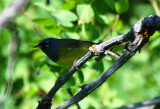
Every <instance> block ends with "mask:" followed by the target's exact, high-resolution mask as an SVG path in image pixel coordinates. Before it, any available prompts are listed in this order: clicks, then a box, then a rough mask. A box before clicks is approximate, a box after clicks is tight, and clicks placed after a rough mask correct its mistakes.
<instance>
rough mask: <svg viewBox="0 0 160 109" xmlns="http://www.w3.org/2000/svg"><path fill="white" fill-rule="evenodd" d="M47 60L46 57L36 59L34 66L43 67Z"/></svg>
mask: <svg viewBox="0 0 160 109" xmlns="http://www.w3.org/2000/svg"><path fill="white" fill-rule="evenodd" d="M45 60H46V57H44V56H43V57H40V58H38V59H36V60H35V61H34V67H41V66H42V65H43V64H44V62H45Z"/></svg>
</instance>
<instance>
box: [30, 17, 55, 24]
mask: <svg viewBox="0 0 160 109" xmlns="http://www.w3.org/2000/svg"><path fill="white" fill-rule="evenodd" d="M32 21H33V22H34V23H37V24H41V25H46V24H56V22H55V21H54V20H53V19H52V18H49V17H48V18H35V19H32Z"/></svg>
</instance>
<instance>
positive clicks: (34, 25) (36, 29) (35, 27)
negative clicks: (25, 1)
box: [22, 9, 43, 39]
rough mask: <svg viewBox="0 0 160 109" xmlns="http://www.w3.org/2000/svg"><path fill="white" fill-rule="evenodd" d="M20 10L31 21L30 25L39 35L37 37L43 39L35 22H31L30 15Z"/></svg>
mask: <svg viewBox="0 0 160 109" xmlns="http://www.w3.org/2000/svg"><path fill="white" fill-rule="evenodd" d="M22 12H23V13H24V15H25V16H26V17H27V18H28V20H29V21H30V22H31V23H32V25H33V27H34V30H35V31H36V32H37V34H38V35H39V37H40V38H41V39H43V36H42V34H41V33H40V32H39V30H38V28H37V26H36V24H35V23H33V21H32V19H31V18H30V16H29V15H28V13H27V12H26V11H25V10H24V9H22Z"/></svg>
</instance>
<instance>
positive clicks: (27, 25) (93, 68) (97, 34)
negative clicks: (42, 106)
mask: <svg viewBox="0 0 160 109" xmlns="http://www.w3.org/2000/svg"><path fill="white" fill-rule="evenodd" d="M11 1H12V0H3V1H1V4H0V11H2V10H3V9H4V8H5V7H6V6H8V5H9V4H10V3H11ZM159 4H160V2H159V1H158V0H51V1H50V4H49V5H47V4H46V1H45V0H32V1H31V0H30V2H29V3H28V4H27V6H26V7H25V8H24V9H21V10H20V12H19V14H18V15H17V16H16V17H15V18H14V19H13V20H12V24H10V26H8V27H7V28H3V29H2V30H1V32H0V38H1V39H0V62H1V65H0V101H1V103H2V102H4V103H2V104H4V107H3V108H4V109H35V108H36V106H37V105H38V101H39V100H41V99H42V98H43V96H44V95H45V94H46V93H47V92H48V91H49V90H50V89H51V87H52V86H53V85H54V84H55V81H56V80H57V78H58V77H59V76H61V75H63V74H64V73H65V72H66V71H67V69H69V68H67V67H64V66H60V65H57V64H55V63H53V62H51V61H50V60H49V59H48V58H47V56H46V55H45V54H44V53H43V52H42V51H41V50H40V49H37V48H33V46H34V45H36V44H38V43H39V41H40V40H41V39H42V38H48V37H55V38H72V39H80V40H87V41H93V42H103V41H106V40H108V39H110V38H113V37H115V36H117V35H121V34H125V33H127V32H129V31H130V29H131V27H132V26H133V25H134V24H135V23H136V22H138V20H140V19H141V18H143V17H148V16H149V15H156V12H158V10H157V8H155V7H156V6H157V7H159V6H160V5H159ZM157 14H158V13H157ZM118 16H119V19H118V23H117V24H116V26H114V25H115V21H116V18H118ZM30 19H31V20H32V21H31V20H30ZM34 26H35V27H36V28H37V30H38V32H36V31H35V28H34ZM40 34H41V35H40ZM14 42H15V43H14ZM14 48H15V49H14ZM121 51H122V49H121V50H118V52H119V53H120V54H121V55H122V52H121ZM115 60H116V59H115V58H114V57H110V56H106V57H105V58H103V59H102V60H101V61H100V62H98V63H97V62H95V61H94V59H91V60H90V61H89V62H87V63H86V64H85V65H84V66H82V67H81V68H80V70H79V71H78V72H76V73H75V74H74V76H73V77H72V78H71V79H70V80H69V81H68V82H67V83H66V84H65V85H64V86H63V87H62V88H61V89H60V90H59V91H58V92H57V94H56V95H55V96H54V98H53V102H52V103H53V105H52V109H54V108H56V107H57V106H59V105H60V104H62V103H63V102H64V101H66V100H68V99H69V98H70V97H71V96H70V94H69V93H68V91H67V89H70V90H71V91H72V93H73V94H76V93H77V92H78V91H80V88H79V87H78V86H81V85H83V84H88V83H90V82H92V81H93V80H95V79H96V78H97V77H98V76H100V75H101V74H102V73H103V72H104V71H106V70H107V69H108V68H109V67H110V66H111V65H112V64H113V63H114V62H115ZM159 63H160V37H159V33H158V32H156V33H155V34H154V35H153V36H152V37H151V38H150V42H149V43H148V44H147V45H145V46H144V47H143V48H142V51H141V53H138V52H137V53H136V55H135V56H134V57H133V58H131V59H130V60H129V61H128V62H127V63H126V64H125V65H124V66H122V67H121V68H120V69H119V70H118V71H116V73H115V74H114V75H112V76H111V77H110V78H109V79H108V80H107V81H106V82H105V83H104V84H103V85H102V86H100V87H99V88H97V89H96V90H95V91H94V92H93V93H91V94H90V95H89V96H87V97H86V98H85V99H83V100H82V101H80V102H79V105H80V107H81V108H82V109H106V108H109V109H110V108H117V107H120V106H122V105H127V104H129V103H135V102H140V101H143V100H147V99H151V98H154V97H156V96H159V95H160V79H159V78H160V64H159ZM9 80H11V81H12V82H11V86H12V87H11V88H12V89H11V91H9V92H8V93H10V95H9V97H8V99H7V100H4V98H5V96H4V93H5V92H6V88H7V83H9ZM0 108H2V107H0ZM75 108H76V106H75V105H73V106H71V107H70V108H69V109H75Z"/></svg>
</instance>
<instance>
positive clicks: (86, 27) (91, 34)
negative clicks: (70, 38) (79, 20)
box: [81, 23, 99, 41]
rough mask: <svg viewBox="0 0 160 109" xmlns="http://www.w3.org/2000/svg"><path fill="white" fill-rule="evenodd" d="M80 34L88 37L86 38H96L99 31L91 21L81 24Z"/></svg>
mask: <svg viewBox="0 0 160 109" xmlns="http://www.w3.org/2000/svg"><path fill="white" fill-rule="evenodd" d="M81 35H82V36H83V38H85V39H86V38H89V39H86V40H92V41H93V40H96V39H97V38H98V37H99V32H98V30H97V29H96V28H95V27H94V26H92V25H91V23H89V24H83V25H82V31H81Z"/></svg>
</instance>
